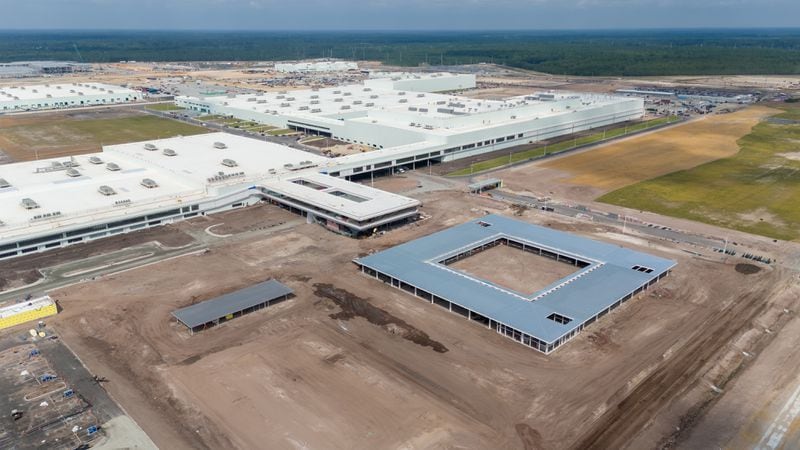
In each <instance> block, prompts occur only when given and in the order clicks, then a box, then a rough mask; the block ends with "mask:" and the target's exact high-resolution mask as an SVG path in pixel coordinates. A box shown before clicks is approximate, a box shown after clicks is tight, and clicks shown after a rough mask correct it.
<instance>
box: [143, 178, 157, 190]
mask: <svg viewBox="0 0 800 450" xmlns="http://www.w3.org/2000/svg"><path fill="white" fill-rule="evenodd" d="M139 184H141V185H142V186H144V187H146V188H147V189H153V188H157V187H158V183H156V182H155V181H154V180H153V179H152V178H143V179H142V182H141V183H139Z"/></svg>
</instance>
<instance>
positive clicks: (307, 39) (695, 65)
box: [0, 29, 800, 76]
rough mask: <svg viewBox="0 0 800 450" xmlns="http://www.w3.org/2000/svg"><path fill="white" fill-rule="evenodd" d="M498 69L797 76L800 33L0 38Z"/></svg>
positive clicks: (29, 54) (14, 46) (202, 55)
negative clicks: (486, 65) (496, 66)
mask: <svg viewBox="0 0 800 450" xmlns="http://www.w3.org/2000/svg"><path fill="white" fill-rule="evenodd" d="M320 57H333V58H341V59H369V60H378V61H383V62H384V63H387V64H393V65H401V66H418V65H420V64H430V65H441V64H443V65H451V64H466V63H478V62H487V63H498V64H504V65H508V66H512V67H519V68H524V69H530V70H536V71H541V72H547V73H554V74H570V75H597V76H626V75H639V76H642V75H677V74H681V75H695V74H696V75H703V74H800V29H792V30H789V29H783V30H781V29H778V30H766V29H765V30H656V31H593V32H578V31H561V32H558V31H548V32H532V31H515V32H510V31H505V32H501V31H485V32H477V31H476V32H282V33H275V32H233V31H230V32H226V31H211V32H199V31H108V32H103V31H89V32H87V31H80V32H79V31H52V32H42V31H35V32H34V31H31V32H0V61H4V62H8V61H23V60H82V61H85V62H113V61H121V60H136V61H231V60H234V61H254V60H264V61H270V60H287V59H302V58H320Z"/></svg>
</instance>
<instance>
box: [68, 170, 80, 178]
mask: <svg viewBox="0 0 800 450" xmlns="http://www.w3.org/2000/svg"><path fill="white" fill-rule="evenodd" d="M66 174H67V176H68V177H73V178H75V177H79V176H81V173H80V172H78V171H77V170H75V169H67V171H66Z"/></svg>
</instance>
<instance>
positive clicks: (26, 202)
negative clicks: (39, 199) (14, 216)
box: [20, 198, 39, 209]
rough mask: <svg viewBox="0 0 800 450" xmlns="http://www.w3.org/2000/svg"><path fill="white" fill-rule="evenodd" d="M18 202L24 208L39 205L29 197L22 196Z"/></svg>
mask: <svg viewBox="0 0 800 450" xmlns="http://www.w3.org/2000/svg"><path fill="white" fill-rule="evenodd" d="M20 204H21V205H22V207H23V208H25V209H36V208H38V207H39V204H38V203H36V202H35V201H33V199H31V198H23V199H22V202H20Z"/></svg>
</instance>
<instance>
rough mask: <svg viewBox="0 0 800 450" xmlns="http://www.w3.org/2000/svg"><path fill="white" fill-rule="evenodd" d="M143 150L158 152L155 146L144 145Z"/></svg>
mask: <svg viewBox="0 0 800 450" xmlns="http://www.w3.org/2000/svg"><path fill="white" fill-rule="evenodd" d="M144 149H145V150H147V151H148V152H154V151H156V150H158V147H156V145H155V144H144Z"/></svg>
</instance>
